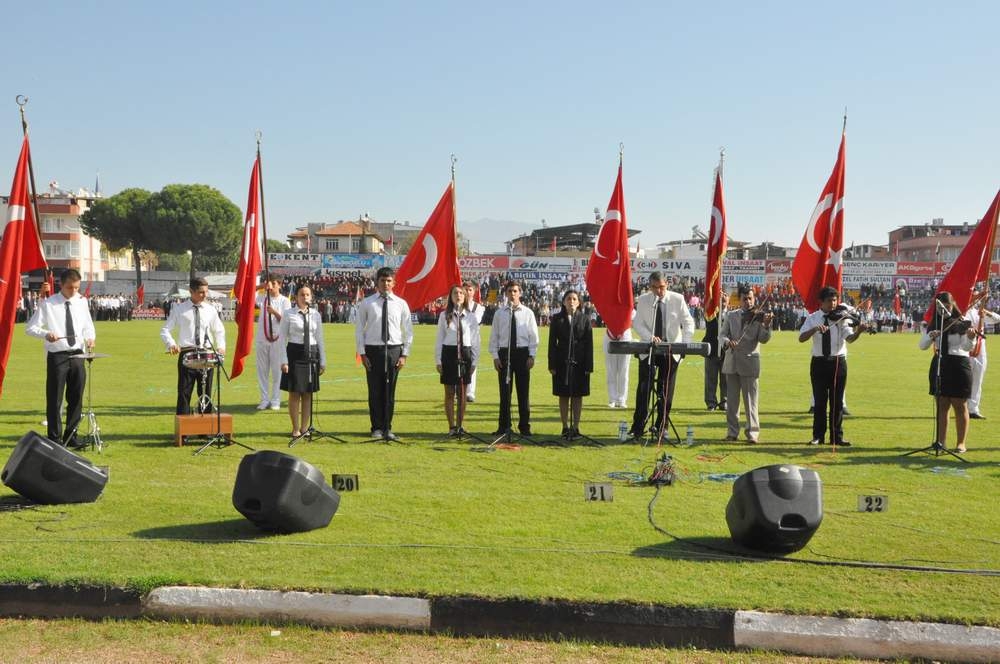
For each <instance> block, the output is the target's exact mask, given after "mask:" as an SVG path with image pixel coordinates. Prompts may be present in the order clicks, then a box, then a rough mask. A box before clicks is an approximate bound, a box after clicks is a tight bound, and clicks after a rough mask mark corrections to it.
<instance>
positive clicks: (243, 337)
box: [229, 157, 267, 378]
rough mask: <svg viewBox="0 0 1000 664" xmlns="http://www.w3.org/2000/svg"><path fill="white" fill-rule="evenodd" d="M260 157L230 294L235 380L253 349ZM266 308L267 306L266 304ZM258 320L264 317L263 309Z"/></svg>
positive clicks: (256, 161) (258, 262)
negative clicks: (233, 298) (232, 298)
mask: <svg viewBox="0 0 1000 664" xmlns="http://www.w3.org/2000/svg"><path fill="white" fill-rule="evenodd" d="M259 182H260V157H258V158H257V159H254V162H253V169H251V171H250V194H249V195H248V196H247V214H246V220H245V222H244V224H243V248H242V250H241V251H240V263H239V267H237V268H236V284H235V286H234V287H233V292H234V294H235V296H236V301H237V302H238V303H239V306H238V307H237V309H236V329H237V333H236V352H235V353H233V369H232V371H230V372H229V373H230V376H231V377H232V378H236V377H237V376H239V375H240V374H241V373H243V364H244V362H245V361H246V357H247V355H249V354H250V348H251V346H253V332H254V330H253V313H254V305H255V304H256V301H257V274H258V273H259V272H260V266H261V263H262V262H263V260H262V256H261V246H260V187H259V185H258V183H259ZM265 306H266V303H265ZM260 315H261V316H267V311H266V310H264V309H263V308H262V310H261V312H260Z"/></svg>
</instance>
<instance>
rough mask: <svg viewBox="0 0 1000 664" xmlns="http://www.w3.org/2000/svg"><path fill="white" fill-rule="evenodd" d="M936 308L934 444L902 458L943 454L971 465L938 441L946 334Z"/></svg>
mask: <svg viewBox="0 0 1000 664" xmlns="http://www.w3.org/2000/svg"><path fill="white" fill-rule="evenodd" d="M934 302H935V303H937V302H938V300H937V299H935V300H934ZM935 306H936V308H937V312H938V316H937V317H938V339H939V341H938V344H939V346H938V348H937V349H935V351H934V352H935V353H937V366H935V367H934V369H935V371H934V442H933V443H931V444H930V445H928V446H927V447H922V448H920V449H919V450H911V451H910V452H906V453H904V454H901V455H900V456H904V457H908V456H913V455H914V454H920V453H926V454H933V455H934V456H935V457H939V456H941V455H942V454H949V455H951V456H953V457H955V458H956V459H958V460H959V461H961V462H963V463H970V461H969V460H968V459H966V458H965V457H963V456H962V455H961V454H959V453H958V452H955V451H954V450H949V449H948V447H947V445H945V443H944V441H943V440H938V416H939V415H940V414H941V398H940V397H941V360H942V357H943V355H942V353H941V348H942V347H943V346H944V332H945V327H944V314H943V313H942V312H941V310H940V306H941V305H940V304H936V305H935ZM932 345H933V342H932Z"/></svg>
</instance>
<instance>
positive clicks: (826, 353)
mask: <svg viewBox="0 0 1000 664" xmlns="http://www.w3.org/2000/svg"><path fill="white" fill-rule="evenodd" d="M823 325H826V326H827V330H826V332H824V333H823V335H822V336H823V357H830V328H829V326H830V317H829V316H823Z"/></svg>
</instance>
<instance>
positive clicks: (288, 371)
mask: <svg viewBox="0 0 1000 664" xmlns="http://www.w3.org/2000/svg"><path fill="white" fill-rule="evenodd" d="M312 299H313V294H312V289H311V288H310V287H309V286H306V285H305V284H303V285H301V286H299V287H298V290H296V291H295V306H294V307H291V308H289V309H286V310H285V312H284V314H283V315H282V317H281V329H280V331H279V336H280V337H281V338H282V339H286V340H287V342H288V343H287V344H286V345H285V346H282V348H281V356H280V357H279V362H280V366H281V389H283V390H285V391H286V392H288V415H289V417H290V418H291V420H292V438H297V437H298V436H301V435H302V428H303V427H307V428H308V426H309V419H310V417H312V405H313V403H312V402H313V393H314V392H319V377H320V376H322V375H323V372H325V371H326V345H325V344H324V343H323V317H322V315H321V314H320V313H319V311H318V310H317V309H313V308H311V306H310V305H311V304H312Z"/></svg>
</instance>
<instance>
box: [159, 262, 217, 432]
mask: <svg viewBox="0 0 1000 664" xmlns="http://www.w3.org/2000/svg"><path fill="white" fill-rule="evenodd" d="M188 285H189V286H190V288H191V297H190V299H188V300H185V301H184V302H181V303H180V304H178V305H175V306H173V307H171V308H170V315H169V316H168V317H167V322H166V323H164V324H163V327H162V328H161V329H160V339H161V340H162V341H163V344H164V345H165V346H166V347H167V352H168V353H170V354H171V355H176V356H177V410H176V412H177V414H178V415H190V414H191V392H192V391H193V390H194V388H195V386H196V385H197V387H198V400H199V405H200V402H201V397H202V396H203V395H207V396H208V397H209V398H211V396H212V377H213V375H214V374H215V369H214V368H212V369H208V370H207V372H208V373H207V377H206V380H205V386H204V390H205V391H204V392H202V384H201V370H200V369H188V368H187V367H185V366H184V358H185V357H186V356H188V355H189V354H191V353H193V352H196V351H200V350H206V349H208V350H214V351H215V352H216V353H218V355H219V356H220V359H221V356H223V355H225V354H226V328H225V327H223V326H222V319H221V318H219V310H218V309H216V308H215V307H214V306H212V305H211V304H207V303H206V302H205V300H206V299H207V298H208V282H207V281H205V280H204V279H203V278H202V277H195V278H194V279H192V280H191V283H190V284H188ZM174 328H177V340H176V341H174V337H173V335H171V333H170V331H171V330H173V329H174ZM205 412H212V407H211V406H210V407H209V408H207V409H206V411H205Z"/></svg>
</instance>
